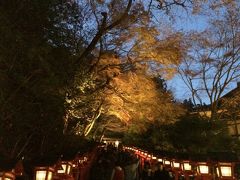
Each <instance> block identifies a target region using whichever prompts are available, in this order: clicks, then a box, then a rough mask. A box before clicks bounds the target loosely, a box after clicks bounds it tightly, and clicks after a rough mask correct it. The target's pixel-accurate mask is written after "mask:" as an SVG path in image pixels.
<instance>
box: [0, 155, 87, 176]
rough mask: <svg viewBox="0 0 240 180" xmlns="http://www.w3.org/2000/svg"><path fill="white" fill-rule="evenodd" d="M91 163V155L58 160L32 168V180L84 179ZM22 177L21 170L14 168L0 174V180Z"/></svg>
mask: <svg viewBox="0 0 240 180" xmlns="http://www.w3.org/2000/svg"><path fill="white" fill-rule="evenodd" d="M91 163H92V157H91V155H86V156H77V157H76V158H74V159H73V160H71V161H62V160H59V161H58V162H57V163H56V164H54V165H53V166H39V167H35V168H34V180H61V179H69V180H71V179H72V180H74V179H78V178H77V177H80V179H86V178H85V177H84V176H86V175H87V171H88V170H89V169H90V166H91ZM22 175H23V168H21V170H19V168H15V169H13V170H12V171H8V172H0V180H15V179H16V177H19V176H22ZM81 177H82V178H81Z"/></svg>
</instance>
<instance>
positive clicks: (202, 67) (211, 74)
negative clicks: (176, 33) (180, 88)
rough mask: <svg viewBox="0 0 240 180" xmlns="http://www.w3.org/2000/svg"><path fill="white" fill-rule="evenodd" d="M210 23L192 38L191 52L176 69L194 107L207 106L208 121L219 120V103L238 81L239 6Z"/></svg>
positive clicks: (231, 7) (227, 7)
mask: <svg viewBox="0 0 240 180" xmlns="http://www.w3.org/2000/svg"><path fill="white" fill-rule="evenodd" d="M221 13H223V16H222V18H219V16H218V17H217V18H216V19H212V20H211V23H210V26H209V28H208V29H207V30H206V31H204V32H202V33H195V34H193V35H192V36H191V39H190V40H189V41H190V44H191V48H190V50H189V52H188V56H187V58H186V59H185V60H184V61H183V64H182V66H180V68H179V72H180V75H181V77H182V79H183V81H184V82H185V84H186V85H187V86H188V88H189V90H190V92H191V96H192V99H193V102H194V104H195V105H196V104H198V103H199V104H201V105H203V104H204V103H203V101H202V98H203V94H204V95H206V97H207V99H208V100H209V102H210V111H211V119H212V120H216V119H219V117H220V114H219V111H218V110H219V100H220V98H221V96H222V95H223V94H224V93H225V92H226V90H227V89H228V88H229V87H230V86H231V85H232V83H233V82H236V81H238V79H239V68H240V66H239V60H240V59H239V57H240V56H239V50H240V46H239V45H240V44H239V18H238V17H239V6H238V5H236V6H233V5H229V6H226V8H225V9H223V10H222V11H221Z"/></svg>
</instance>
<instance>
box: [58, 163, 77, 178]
mask: <svg viewBox="0 0 240 180" xmlns="http://www.w3.org/2000/svg"><path fill="white" fill-rule="evenodd" d="M61 166H62V169H59V170H58V171H57V173H58V174H66V175H69V174H70V173H71V171H72V166H73V164H72V162H69V161H62V162H61Z"/></svg>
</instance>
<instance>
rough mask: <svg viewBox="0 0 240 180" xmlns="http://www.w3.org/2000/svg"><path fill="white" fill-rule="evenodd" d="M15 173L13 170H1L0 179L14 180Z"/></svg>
mask: <svg viewBox="0 0 240 180" xmlns="http://www.w3.org/2000/svg"><path fill="white" fill-rule="evenodd" d="M14 179H15V174H14V173H13V172H11V171H10V172H0V180H14Z"/></svg>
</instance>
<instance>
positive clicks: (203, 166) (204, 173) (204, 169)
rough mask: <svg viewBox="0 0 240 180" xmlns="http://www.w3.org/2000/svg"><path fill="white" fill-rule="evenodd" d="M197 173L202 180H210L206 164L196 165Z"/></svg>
mask: <svg viewBox="0 0 240 180" xmlns="http://www.w3.org/2000/svg"><path fill="white" fill-rule="evenodd" d="M197 173H198V175H200V176H201V177H202V179H203V180H211V179H212V175H211V172H210V167H209V165H208V163H206V162H198V163H197Z"/></svg>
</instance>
